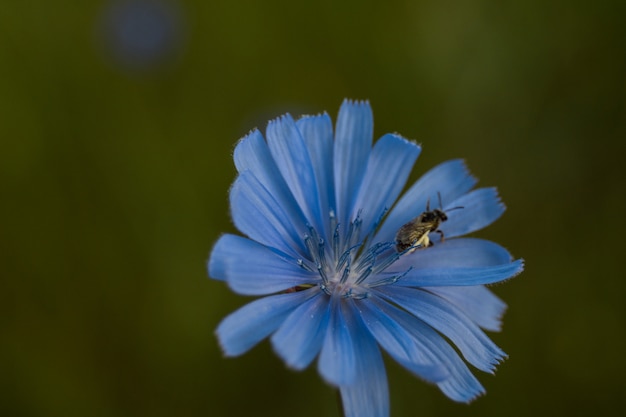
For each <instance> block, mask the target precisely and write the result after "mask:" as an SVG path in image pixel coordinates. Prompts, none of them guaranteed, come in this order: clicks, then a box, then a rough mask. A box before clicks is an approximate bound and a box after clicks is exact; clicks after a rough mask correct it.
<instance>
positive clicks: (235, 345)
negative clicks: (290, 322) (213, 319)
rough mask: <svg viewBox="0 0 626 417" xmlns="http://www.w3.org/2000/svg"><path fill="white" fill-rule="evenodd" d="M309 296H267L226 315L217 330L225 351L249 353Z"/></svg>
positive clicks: (301, 293) (233, 354)
mask: <svg viewBox="0 0 626 417" xmlns="http://www.w3.org/2000/svg"><path fill="white" fill-rule="evenodd" d="M307 296H308V295H307V294H305V293H304V292H296V293H291V294H280V295H273V296H269V297H264V298H261V299H259V300H256V301H253V302H251V303H249V304H246V305H245V306H243V307H242V308H240V309H239V310H237V311H235V312H234V313H232V314H230V315H229V316H227V317H226V318H225V319H224V320H222V322H221V323H220V324H219V326H218V327H217V330H216V333H217V337H218V339H219V341H220V345H221V346H222V349H223V350H224V353H225V354H226V355H227V356H237V355H241V354H243V353H246V352H247V351H248V350H250V349H251V348H252V347H254V346H255V345H256V344H257V343H259V342H260V341H261V340H263V339H265V338H266V337H267V336H269V335H270V334H272V332H274V331H275V330H276V329H277V328H278V327H279V326H280V324H281V323H282V322H283V321H284V320H285V318H286V317H287V316H288V315H289V313H291V312H292V311H293V310H294V309H295V308H297V307H298V305H300V304H301V303H302V302H303V301H304V300H305V299H306V297H307Z"/></svg>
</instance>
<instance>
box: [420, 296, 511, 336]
mask: <svg viewBox="0 0 626 417" xmlns="http://www.w3.org/2000/svg"><path fill="white" fill-rule="evenodd" d="M425 289H426V290H428V291H430V292H432V293H434V294H437V295H438V296H440V297H442V298H445V299H446V300H448V301H449V302H451V303H452V304H454V305H455V306H457V307H458V308H459V309H460V310H461V311H463V313H465V315H467V316H468V317H469V318H470V319H472V320H473V321H474V322H475V323H476V324H478V325H479V326H480V327H482V328H483V329H485V330H491V331H499V330H500V328H501V326H502V322H501V318H502V315H503V314H504V311H505V310H506V304H505V303H504V302H503V301H502V300H501V299H499V298H498V297H497V296H496V295H495V294H493V293H492V292H491V291H490V290H489V289H488V288H486V287H483V286H482V285H479V286H475V287H428V288H425Z"/></svg>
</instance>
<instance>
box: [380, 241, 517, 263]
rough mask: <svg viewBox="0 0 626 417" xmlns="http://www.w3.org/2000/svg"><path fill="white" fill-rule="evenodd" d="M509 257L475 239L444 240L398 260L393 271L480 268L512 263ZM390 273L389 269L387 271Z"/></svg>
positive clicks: (485, 242) (493, 244)
mask: <svg viewBox="0 0 626 417" xmlns="http://www.w3.org/2000/svg"><path fill="white" fill-rule="evenodd" d="M512 259H513V258H512V257H511V254H510V253H509V252H508V251H507V250H506V249H504V248H503V247H502V246H500V245H498V244H497V243H494V242H491V241H489V240H483V239H475V238H457V239H446V240H445V241H444V242H439V243H437V244H435V245H433V246H431V247H428V248H423V249H418V250H416V251H414V252H413V253H410V254H406V255H403V256H401V257H400V259H398V260H397V261H396V262H395V263H394V264H393V266H392V267H393V270H394V271H405V270H406V269H408V268H409V267H412V268H415V269H420V268H421V269H427V268H453V267H468V268H469V267H480V266H493V265H502V264H506V263H509V262H511V261H512ZM390 269H391V268H390Z"/></svg>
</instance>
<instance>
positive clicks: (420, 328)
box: [372, 297, 484, 402]
mask: <svg viewBox="0 0 626 417" xmlns="http://www.w3.org/2000/svg"><path fill="white" fill-rule="evenodd" d="M372 301H373V302H375V303H376V305H377V306H378V308H379V309H380V310H381V311H382V312H383V313H384V314H386V315H388V316H389V317H390V318H391V319H392V320H394V321H395V322H396V323H398V324H399V325H400V326H401V327H403V328H404V329H406V331H407V332H408V333H409V334H410V335H411V337H412V338H413V342H414V343H415V344H416V345H417V346H418V349H419V350H420V352H421V353H422V354H424V355H425V356H426V357H427V359H429V360H430V361H431V362H432V363H436V364H441V365H443V366H445V367H446V369H447V371H448V373H449V374H450V376H449V377H448V378H446V379H445V380H443V381H441V382H438V383H437V386H438V387H439V389H441V391H442V392H443V393H444V394H445V395H446V396H448V397H449V398H450V399H452V400H454V401H459V402H469V401H471V400H472V399H474V398H475V397H477V396H478V395H480V394H482V393H483V392H484V388H483V387H482V385H480V382H478V380H477V379H476V377H474V375H472V373H471V372H470V370H469V369H468V367H467V365H465V363H464V362H463V360H462V359H461V358H460V357H459V355H458V354H457V353H456V351H455V350H454V349H453V348H452V347H451V346H450V345H449V344H448V342H446V340H445V339H444V338H443V337H441V336H440V335H439V333H437V332H436V331H435V330H433V329H432V328H431V327H430V326H428V325H426V324H425V323H424V322H422V321H421V320H419V319H418V318H416V317H415V316H412V315H410V314H409V313H407V312H405V311H403V310H400V309H398V308H396V307H394V306H393V305H391V304H388V303H386V302H383V301H380V300H379V299H378V298H377V297H376V298H374V299H373V300H372Z"/></svg>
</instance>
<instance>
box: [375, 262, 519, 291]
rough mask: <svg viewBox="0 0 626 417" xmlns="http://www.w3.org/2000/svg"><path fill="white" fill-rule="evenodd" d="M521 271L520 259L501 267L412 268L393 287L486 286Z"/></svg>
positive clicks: (383, 275) (382, 276)
mask: <svg viewBox="0 0 626 417" xmlns="http://www.w3.org/2000/svg"><path fill="white" fill-rule="evenodd" d="M523 269H524V263H523V261H522V260H521V259H518V260H517V261H514V262H511V263H508V264H503V265H494V266H484V267H474V268H461V267H459V268H454V267H453V268H444V267H442V268H413V269H411V270H410V271H408V272H407V273H406V274H405V275H404V276H403V277H402V278H401V279H400V280H399V281H398V282H397V283H396V284H395V285H401V286H407V287H439V286H444V287H446V286H455V285H458V286H468V285H469V286H471V285H486V284H494V283H496V282H500V281H504V280H505V279H509V278H512V277H514V276H515V275H517V274H519V273H520V272H522V270H523ZM380 275H381V277H379V278H383V279H384V278H385V276H386V275H387V274H380ZM389 275H390V276H391V275H395V274H392V273H390V274H389ZM372 281H373V279H372Z"/></svg>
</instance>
